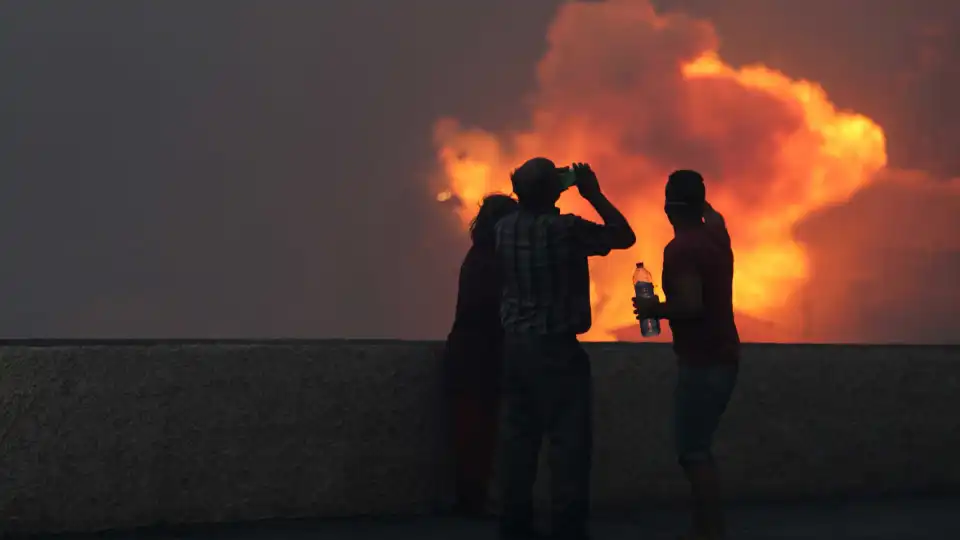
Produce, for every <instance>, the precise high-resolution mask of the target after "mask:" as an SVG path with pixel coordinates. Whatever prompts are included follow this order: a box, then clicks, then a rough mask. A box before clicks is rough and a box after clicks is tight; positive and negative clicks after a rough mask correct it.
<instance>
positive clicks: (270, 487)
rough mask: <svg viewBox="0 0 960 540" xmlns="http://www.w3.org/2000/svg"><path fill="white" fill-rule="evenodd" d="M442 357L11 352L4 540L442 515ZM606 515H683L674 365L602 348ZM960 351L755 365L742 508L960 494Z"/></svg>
mask: <svg viewBox="0 0 960 540" xmlns="http://www.w3.org/2000/svg"><path fill="white" fill-rule="evenodd" d="M439 351H440V345H439V344H435V343H431V344H427V343H403V342H347V341H330V342H313V343H262V344H216V343H207V344H194V345H190V344H154V345H147V344H144V345H105V346H52V347H50V346H47V347H17V346H8V347H5V348H2V349H0V531H37V532H39V531H58V530H92V529H100V528H118V527H121V528H122V527H132V526H139V525H150V524H156V523H163V522H167V523H182V522H216V521H237V520H250V519H258V518H270V517H294V516H351V515H360V514H377V515H382V514H408V513H418V512H426V511H430V510H433V509H436V508H438V507H442V506H443V505H444V504H445V503H446V501H447V498H448V493H449V482H448V478H449V475H448V474H447V471H448V469H447V464H448V459H447V458H448V455H447V452H446V450H445V447H444V445H443V442H442V441H443V439H442V431H443V430H442V413H443V407H442V402H441V396H440V391H439V380H440V370H439ZM589 351H590V353H591V356H592V358H593V366H594V377H595V387H596V418H597V422H596V453H595V468H594V469H595V470H594V478H595V483H594V506H595V508H596V510H597V511H600V512H603V511H605V510H620V509H623V508H626V507H630V506H634V505H636V504H638V503H640V502H642V501H645V500H671V499H675V498H676V497H678V496H680V495H682V493H683V482H682V478H681V476H680V474H679V471H678V470H677V467H676V465H675V462H674V459H673V457H672V453H671V448H670V436H669V434H670V432H669V425H668V420H669V411H670V393H671V391H672V385H673V376H674V367H673V361H672V356H671V354H670V352H669V348H668V347H666V346H662V345H650V344H643V345H633V344H596V345H590V346H589ZM958 389H960V348H957V347H909V346H903V347H889V346H886V347H862V346H836V347H831V346H776V345H752V346H747V347H746V350H745V358H744V361H743V366H742V369H741V379H740V385H739V388H738V390H737V392H736V393H735V397H734V400H733V403H732V404H731V408H730V411H729V412H728V415H727V417H726V418H725V421H724V424H723V426H722V428H721V432H720V433H719V439H718V448H717V453H718V457H719V458H720V459H721V460H722V463H723V468H724V472H725V477H726V479H725V484H726V488H727V491H728V493H730V494H731V495H732V496H734V497H736V498H740V499H752V498H767V499H770V498H802V497H824V496H832V495H844V494H847V495H850V494H853V495H856V494H883V493H888V494H892V493H915V492H917V493H919V492H945V493H960V464H958V461H957V459H956V456H957V455H958V452H960V419H958V415H957V412H956V411H960V392H958Z"/></svg>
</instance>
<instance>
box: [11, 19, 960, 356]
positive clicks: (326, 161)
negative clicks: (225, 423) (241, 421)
mask: <svg viewBox="0 0 960 540" xmlns="http://www.w3.org/2000/svg"><path fill="white" fill-rule="evenodd" d="M656 3H657V4H658V5H660V6H666V7H668V8H683V9H688V10H690V11H692V12H693V13H696V14H700V15H704V16H707V17H709V18H711V19H712V20H713V21H714V22H715V23H716V25H717V27H718V31H719V34H720V36H721V38H722V40H723V43H724V45H723V47H724V49H723V52H724V54H725V55H727V56H728V57H729V58H730V59H732V60H733V61H736V62H753V61H764V62H767V63H770V64H773V65H774V66H775V67H778V68H780V69H782V70H784V71H786V72H787V73H789V74H790V75H791V76H794V77H809V78H812V79H815V80H819V81H821V82H822V83H824V84H825V86H826V87H827V89H828V91H829V92H831V95H832V96H833V97H834V98H835V100H836V101H837V102H838V103H839V104H840V105H841V106H846V107H852V108H856V109H857V110H858V111H860V112H863V113H866V114H868V115H870V116H871V117H873V118H875V119H876V120H878V121H879V122H880V123H881V124H882V125H883V126H884V127H885V128H887V131H888V135H889V137H890V142H889V144H890V153H891V157H892V159H893V160H894V164H895V165H898V166H903V167H920V168H925V169H928V170H932V171H935V172H936V173H937V174H938V175H939V176H944V177H945V176H947V175H958V174H960V158H958V157H957V155H956V152H955V151H954V148H955V146H956V143H957V141H958V139H960V128H958V125H957V124H958V123H957V122H955V121H952V122H951V121H949V120H950V119H956V118H957V117H958V113H960V110H958V109H960V107H958V106H957V105H956V103H954V102H952V101H948V100H947V96H955V95H957V94H958V93H960V74H958V73H957V67H956V66H957V65H960V62H958V61H957V60H958V58H957V56H958V54H957V52H956V51H957V49H958V47H957V43H956V39H957V38H956V37H955V36H956V35H958V34H957V30H958V29H960V28H958V27H960V22H958V20H960V15H958V14H960V4H956V3H955V2H948V1H934V0H917V1H916V2H900V1H898V0H873V1H868V0H845V1H844V2H834V1H826V0H805V1H804V2H800V1H794V0H767V1H763V0H728V1H725V2H722V3H720V2H714V1H712V0H674V1H666V0H664V1H660V2H656ZM557 4H558V2H555V1H546V0H543V1H522V2H521V1H517V0H461V1H459V2H450V1H449V0H403V1H396V2H388V1H386V0H325V1H322V2H319V1H311V0H284V1H267V0H261V1H251V0H198V1H193V2H185V1H184V2H170V1H160V0H155V1H151V2H142V1H132V0H109V1H108V0H85V1H84V2H53V1H37V0H20V1H10V0H0V65H2V66H3V67H2V71H3V79H2V83H0V152H2V154H0V250H2V253H3V263H2V264H0V336H5V337H338V336H339V337H404V338H439V337H442V335H443V334H444V333H445V332H446V330H447V327H448V325H449V317H450V316H451V314H452V307H453V296H454V292H455V282H456V271H457V267H458V265H459V262H460V257H461V256H462V253H463V250H464V248H465V245H466V244H465V238H464V236H463V235H462V234H461V233H460V232H459V230H458V226H457V224H456V221H455V220H454V218H453V217H452V216H451V215H449V214H448V213H447V212H446V211H445V210H444V209H443V208H442V207H440V206H439V205H437V204H436V203H434V202H433V201H432V200H431V199H430V197H429V191H428V184H427V182H426V180H425V178H426V177H427V176H428V175H429V174H430V173H431V171H432V167H433V166H434V163H433V148H432V146H431V137H430V136H431V125H432V123H433V122H434V121H435V120H436V119H437V118H438V117H440V116H444V115H452V116H456V117H458V118H460V119H462V120H464V121H466V122H482V124H483V126H484V127H486V128H491V129H500V130H505V129H507V128H510V127H515V126H518V125H522V124H523V123H524V122H525V121H526V119H527V117H526V112H525V109H524V102H523V97H524V95H526V94H527V93H529V92H530V91H531V90H532V85H533V77H534V66H535V64H536V61H537V59H538V58H539V57H540V55H541V54H542V52H543V48H544V46H545V43H544V35H545V31H546V27H547V24H548V23H549V20H550V18H551V16H552V13H553V10H554V8H555V6H556V5H557ZM868 4H869V6H868ZM868 21H869V26H868ZM937 28H940V30H937ZM938 31H939V32H941V34H943V35H945V36H946V37H942V36H941V37H937V36H938V34H937V32H938ZM950 40H952V41H950ZM931 48H932V49H931ZM930 50H935V51H939V55H940V57H941V58H940V59H939V61H934V60H930V58H931V54H932V53H930V52H929V51H930ZM922 51H928V52H927V53H923V54H921V53H922ZM935 56H936V55H934V57H935ZM921 57H923V58H926V60H924V61H922V62H921V60H920V58H921Z"/></svg>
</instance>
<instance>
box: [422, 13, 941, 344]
mask: <svg viewBox="0 0 960 540" xmlns="http://www.w3.org/2000/svg"><path fill="white" fill-rule="evenodd" d="M547 41H548V50H547V52H546V54H545V56H544V57H543V58H542V59H541V61H540V63H539V65H538V68H537V70H538V71H537V81H538V90H537V92H536V94H535V95H534V96H533V99H532V100H531V101H530V103H531V110H530V122H529V127H528V128H527V129H524V130H522V131H520V132H515V133H511V134H508V135H506V136H497V135H494V134H493V133H491V132H488V131H484V130H483V129H478V128H470V127H464V126H461V125H460V124H459V123H458V122H457V121H456V120H453V119H444V120H441V121H439V122H438V123H437V126H436V131H435V140H436V144H437V147H438V152H439V158H440V161H441V165H442V167H443V173H444V174H443V177H444V178H443V180H444V184H445V189H446V191H447V192H448V193H447V194H452V195H456V197H457V199H456V200H459V201H462V202H463V206H462V207H461V208H460V214H461V218H462V219H463V221H464V222H466V221H467V220H468V219H469V218H470V217H471V214H472V213H473V212H474V211H475V206H474V205H473V204H472V203H473V202H474V201H477V200H479V199H480V197H482V196H483V195H484V194H485V193H487V192H490V191H496V190H501V191H509V184H508V182H507V173H508V171H509V170H510V169H511V168H513V167H515V166H517V165H518V164H519V163H521V162H522V161H523V160H524V159H526V158H527V157H531V156H534V155H545V156H547V157H550V158H552V159H554V160H555V161H557V162H559V163H567V162H571V161H574V160H576V161H588V162H590V163H591V164H592V165H593V166H594V169H595V170H596V171H597V172H598V174H599V175H600V178H601V185H602V186H603V188H604V190H605V191H606V192H607V193H608V195H609V196H610V197H611V199H613V201H614V202H615V203H616V204H618V206H620V208H621V209H622V210H624V212H625V213H626V214H627V216H628V218H630V220H631V222H632V223H633V225H634V227H635V229H636V230H637V233H638V237H639V242H638V245H637V247H636V248H634V249H633V250H632V251H631V252H630V253H626V254H617V255H612V256H610V257H608V258H606V259H604V260H601V261H597V262H596V263H595V264H594V265H593V268H592V270H593V278H594V290H595V295H594V296H595V297H594V302H595V306H594V309H595V327H594V330H593V331H592V332H591V333H590V334H589V335H588V336H587V337H588V338H591V339H617V338H621V339H626V338H631V337H632V336H633V334H634V333H635V332H636V329H635V326H636V325H635V324H634V323H633V321H632V314H631V312H630V307H629V298H630V296H631V294H630V293H631V289H630V285H629V281H628V277H629V274H630V271H631V269H632V263H633V262H635V261H636V260H643V261H645V262H647V264H648V265H650V266H653V267H654V268H655V269H656V268H658V267H659V265H660V263H661V260H662V249H663V246H664V245H665V244H666V242H667V241H668V240H669V238H670V237H671V231H670V230H669V226H668V224H667V222H666V219H665V218H664V216H663V214H662V189H663V183H664V180H665V178H666V175H667V174H668V173H669V171H671V170H673V169H676V168H694V169H697V170H700V171H701V172H702V173H703V174H704V176H705V177H706V178H707V182H708V188H707V190H708V191H707V193H708V198H709V199H710V200H711V202H712V203H713V205H714V206H715V207H717V208H718V209H719V210H720V211H721V212H723V213H725V214H726V215H727V217H728V222H729V224H730V228H731V232H732V235H733V237H734V248H735V251H736V256H737V276H736V278H735V291H734V294H735V304H736V308H737V311H738V321H739V324H740V326H741V331H742V333H743V334H744V338H746V339H749V340H756V341H784V340H798V339H810V340H833V341H837V340H841V341H858V340H877V339H880V337H878V336H877V332H875V331H871V330H870V328H875V327H876V325H877V324H880V323H879V322H876V321H874V322H875V324H874V322H870V321H867V320H864V319H863V317H859V316H855V314H857V313H861V312H862V311H863V309H862V307H864V306H868V305H869V306H872V307H871V308H870V310H871V311H872V312H874V313H876V312H885V310H883V309H879V310H878V309H877V307H876V306H878V305H885V303H889V302H899V303H900V304H901V305H900V307H898V309H897V310H887V311H886V312H887V313H890V318H888V319H887V322H886V323H884V324H882V325H881V326H882V327H883V328H885V329H887V331H886V332H885V335H886V339H893V340H896V339H913V338H912V337H910V336H914V337H916V336H920V337H919V338H918V339H920V338H923V336H922V335H920V334H917V332H915V331H911V330H909V329H908V328H907V326H904V325H903V324H899V325H898V324H896V323H895V322H891V321H897V320H899V319H898V318H897V317H900V318H903V316H904V314H905V313H909V314H911V316H912V317H913V318H914V320H917V321H919V320H923V319H924V318H925V317H927V316H928V315H929V316H931V317H935V316H936V314H935V313H933V312H930V313H922V312H921V310H918V309H917V308H916V307H915V306H913V305H910V304H909V302H904V300H905V299H906V298H907V297H908V296H910V295H912V294H914V293H915V289H911V287H912V285H910V284H909V283H910V282H911V278H914V279H915V276H907V275H904V276H902V277H901V278H894V277H893V276H891V275H889V274H888V272H893V273H894V274H899V273H901V272H908V271H909V272H915V271H917V270H918V267H916V266H912V267H909V266H908V265H906V266H905V265H903V264H901V265H899V266H896V265H894V264H892V263H887V264H884V263H882V262H880V259H878V258H876V257H877V255H876V253H877V252H884V251H885V250H889V252H892V251H894V247H893V246H894V245H896V246H899V247H897V248H896V250H899V251H898V255H896V257H897V258H898V259H904V260H905V259H909V260H912V261H914V262H916V261H918V260H919V259H918V257H919V258H922V256H921V254H922V253H927V254H931V253H933V254H942V253H943V252H944V250H945V249H947V248H949V247H950V246H949V242H951V241H950V240H949V238H948V237H949V234H947V233H944V232H943V231H949V230H955V229H956V227H952V228H951V226H953V225H956V221H955V220H953V221H951V220H952V219H953V218H952V213H951V212H950V209H951V208H955V207H956V206H957V204H956V203H957V202H958V201H957V199H956V196H955V195H952V193H953V192H954V191H955V188H954V186H953V184H936V183H933V182H931V181H929V180H926V179H924V178H918V177H916V176H909V175H904V174H897V173H890V172H889V171H886V170H885V166H886V164H887V154H886V143H885V135H884V132H883V130H882V129H881V128H880V127H879V126H878V125H877V124H876V123H875V122H873V121H872V120H870V119H869V118H867V117H865V116H862V115H858V114H855V113H852V112H846V111H839V110H837V108H836V107H834V105H833V104H832V103H831V102H830V100H829V99H828V96H827V95H826V93H825V92H824V91H823V89H822V88H820V87H819V86H818V85H817V84H815V83H811V82H807V81H800V80H793V79H791V78H790V77H789V76H787V75H785V74H782V73H780V72H777V71H775V70H773V69H770V68H767V67H764V66H752V67H745V68H739V69H734V68H732V67H730V66H728V65H727V64H725V63H724V62H723V61H722V59H721V58H720V57H719V56H718V54H717V50H718V46H719V43H718V38H717V35H716V33H715V31H714V28H713V27H712V26H711V24H710V23H709V22H707V21H704V20H697V19H695V18H691V17H688V16H685V15H683V14H658V13H657V12H655V10H654V9H653V7H652V6H651V5H650V3H649V2H648V1H646V0H608V1H607V2H602V3H569V4H565V5H564V6H563V7H561V8H560V10H559V11H558V13H557V16H556V18H555V20H554V21H553V23H552V25H551V26H550V29H549V32H548V35H547ZM522 98H523V96H517V99H522ZM921 176H922V175H921ZM447 194H445V196H446V195H447ZM948 194H950V195H948ZM951 197H952V198H951ZM934 202H936V203H937V204H939V205H940V206H937V208H939V209H940V210H939V212H940V213H939V214H936V215H938V216H940V217H939V218H933V217H932V216H933V215H934V214H932V213H929V212H928V211H927V210H924V209H923V208H925V207H926V208H932V206H931V205H933V204H934ZM911 204H912V205H913V206H911V208H910V209H909V210H906V209H902V208H900V206H902V205H911ZM561 205H562V206H564V207H565V209H567V210H569V211H574V212H577V213H581V214H583V215H586V216H587V217H592V216H591V214H592V213H591V211H590V209H589V208H587V207H586V205H585V204H584V203H583V202H582V201H580V200H579V199H578V198H577V197H576V195H566V196H565V198H564V199H563V200H562V201H561ZM884 205H892V206H893V208H896V209H898V210H895V211H894V212H893V215H894V216H898V217H893V216H892V215H890V214H889V213H887V212H885V211H884ZM911 213H915V214H916V215H915V216H911V215H910V214H911ZM912 217H916V218H917V220H920V221H923V220H926V225H925V226H918V225H915V224H914V223H913V220H912V219H911V218H912ZM798 228H799V230H798ZM901 228H902V230H901ZM921 229H923V230H924V231H925V232H926V234H923V233H921ZM928 229H929V230H928ZM911 230H912V231H914V232H915V233H916V234H911V232H909V231H911ZM885 236H892V237H896V238H897V243H896V244H893V243H891V241H890V240H888V239H885V238H884V237H885ZM919 237H923V238H924V239H923V240H918V238H919ZM839 261H844V262H842V263H841V262H839ZM891 279H893V280H894V281H895V284H889V283H888V284H887V285H884V282H886V281H890V280H891ZM853 283H859V284H861V285H862V289H864V290H863V291H861V292H860V293H855V294H851V293H850V292H849V288H850V287H852V284H853ZM876 287H879V288H880V289H881V292H877V291H874V292H873V293H872V294H870V293H869V292H868V291H870V289H871V288H876ZM863 294H866V295H867V296H869V297H870V300H869V303H868V302H867V301H865V300H863V299H862V298H860V297H859V296H858V295H863ZM943 309H949V308H947V307H944V308H943ZM943 313H947V312H943ZM943 313H940V315H941V316H942V315H943ZM915 326H916V327H923V326H924V325H923V324H919V323H918V324H916V325H915ZM898 329H902V332H901V334H900V335H902V336H904V337H901V338H897V337H896V335H891V334H890V332H891V331H894V333H896V331H899V330H898ZM941 333H942V332H941Z"/></svg>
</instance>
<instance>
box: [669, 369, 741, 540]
mask: <svg viewBox="0 0 960 540" xmlns="http://www.w3.org/2000/svg"><path fill="white" fill-rule="evenodd" d="M736 375H737V368H736V367H735V366H719V367H709V368H691V367H684V366H681V368H680V374H679V377H678V381H677V393H676V412H675V414H676V419H675V430H676V438H677V453H678V457H679V461H680V464H681V465H682V466H683V468H684V472H685V473H686V476H687V479H688V481H689V482H690V494H691V503H692V511H693V527H692V532H691V535H690V538H706V539H715V538H723V537H724V535H725V534H726V526H725V523H724V516H723V507H722V499H721V492H720V481H719V475H718V473H717V467H716V463H715V462H714V460H713V454H712V452H711V448H712V443H713V435H714V432H715V431H716V429H717V426H718V425H719V422H720V417H721V416H722V415H723V412H724V411H725V410H726V407H727V403H728V402H729V400H730V395H731V393H732V391H733V387H734V385H735V383H736Z"/></svg>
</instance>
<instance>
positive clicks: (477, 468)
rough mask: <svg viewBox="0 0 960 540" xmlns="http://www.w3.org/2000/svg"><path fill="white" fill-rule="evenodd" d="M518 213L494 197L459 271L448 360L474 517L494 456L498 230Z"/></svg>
mask: <svg viewBox="0 0 960 540" xmlns="http://www.w3.org/2000/svg"><path fill="white" fill-rule="evenodd" d="M516 210H517V201H515V200H514V199H512V198H510V197H508V196H506V195H490V196H488V197H487V198H485V199H484V201H483V203H482V205H481V206H480V211H479V212H478V213H477V217H476V218H474V220H473V223H471V225H470V237H471V239H472V240H473V245H472V246H471V247H470V250H469V251H468V252H467V256H466V257H465V258H464V260H463V265H462V266H461V268H460V289H459V292H458V294H457V311H456V316H455V319H454V322H453V329H452V330H451V331H450V335H449V337H448V338H447V344H446V351H445V358H444V363H445V367H446V372H447V390H448V392H449V394H448V395H449V398H450V399H451V404H452V409H453V425H452V433H453V445H454V455H455V463H456V465H455V467H456V490H457V510H458V511H459V512H460V513H464V514H467V515H471V516H476V517H479V516H481V515H483V514H484V512H485V503H486V502H487V494H488V485H489V480H490V473H491V471H492V468H493V467H492V465H493V459H494V454H495V452H496V443H497V425H498V422H499V409H500V407H499V405H500V376H501V375H500V374H501V368H502V364H503V329H502V327H501V325H500V293H501V280H500V273H499V270H498V264H497V259H496V253H495V251H496V250H495V246H494V242H495V236H494V225H496V224H497V222H498V221H499V220H500V219H501V218H503V217H504V216H506V215H508V214H510V213H512V212H515V211H516Z"/></svg>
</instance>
